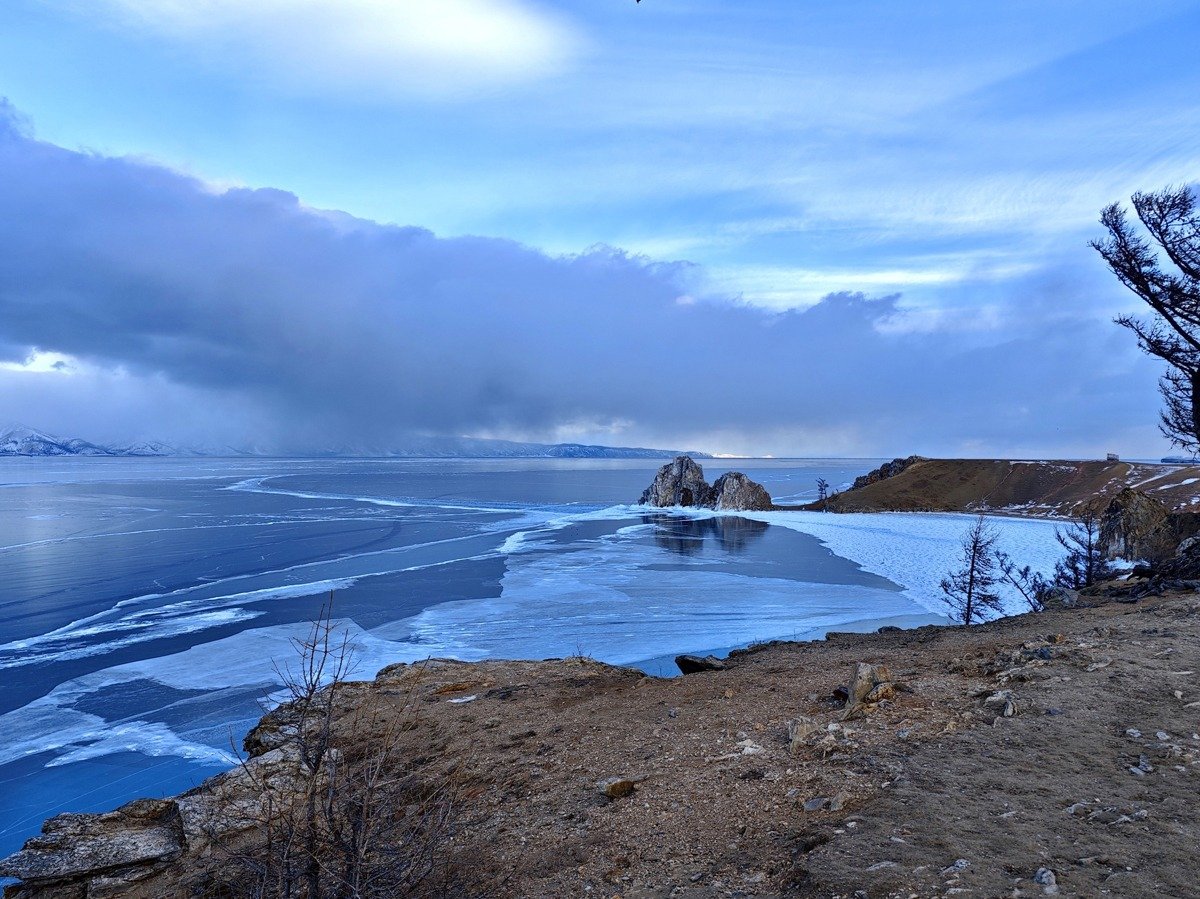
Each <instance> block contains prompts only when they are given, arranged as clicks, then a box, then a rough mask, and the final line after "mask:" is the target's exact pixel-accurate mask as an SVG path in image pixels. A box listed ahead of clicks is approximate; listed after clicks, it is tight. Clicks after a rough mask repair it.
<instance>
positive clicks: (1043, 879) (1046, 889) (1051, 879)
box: [1033, 868, 1058, 896]
mask: <svg viewBox="0 0 1200 899" xmlns="http://www.w3.org/2000/svg"><path fill="white" fill-rule="evenodd" d="M1033 882H1034V883H1036V884H1037V885H1038V886H1040V887H1041V888H1042V892H1043V893H1045V894H1046V895H1047V896H1053V895H1055V894H1057V893H1058V878H1056V877H1055V876H1054V872H1053V871H1051V870H1050V869H1049V868H1038V869H1037V873H1036V874H1034V875H1033Z"/></svg>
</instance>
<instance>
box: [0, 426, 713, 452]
mask: <svg viewBox="0 0 1200 899" xmlns="http://www.w3.org/2000/svg"><path fill="white" fill-rule="evenodd" d="M684 454H685V452H684V451H681V450H664V449H647V448H645V447H635V446H595V445H590V444H583V443H522V442H518V441H513V440H488V439H485V438H481V437H416V438H412V439H411V440H409V441H407V442H406V445H405V446H404V447H403V448H400V449H378V448H375V447H362V446H360V447H342V448H338V449H325V450H319V451H311V452H308V453H285V454H280V453H274V452H266V451H263V450H259V449H256V448H254V449H246V448H239V447H232V446H221V447H177V446H172V445H171V444H169V443H162V442H160V441H154V440H148V441H139V442H136V443H129V444H117V445H104V444H99V443H92V442H90V441H88V440H83V439H81V438H79V437H68V438H64V437H57V436H55V435H53V434H47V433H45V432H44V431H38V430H36V429H34V428H28V427H25V426H24V425H13V426H10V427H8V428H7V429H6V430H5V431H4V432H3V433H0V456H275V455H294V456H308V457H321V458H378V457H385V458H411V459H417V458H429V457H434V458H444V459H483V458H526V459H669V458H673V457H675V456H678V455H684ZM686 454H687V455H690V456H693V457H697V458H706V459H711V458H712V457H711V456H710V455H709V454H708V453H699V452H695V451H687V452H686Z"/></svg>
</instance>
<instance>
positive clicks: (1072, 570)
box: [1054, 509, 1115, 590]
mask: <svg viewBox="0 0 1200 899" xmlns="http://www.w3.org/2000/svg"><path fill="white" fill-rule="evenodd" d="M1054 537H1055V539H1056V540H1058V542H1059V544H1060V545H1061V546H1062V548H1063V549H1065V550H1066V551H1067V555H1066V558H1064V559H1061V560H1060V561H1059V562H1057V563H1056V564H1055V566H1054V585H1055V586H1056V587H1066V588H1067V589H1069V590H1081V589H1083V588H1084V587H1090V586H1092V584H1096V583H1099V582H1100V581H1107V580H1111V579H1112V577H1113V575H1114V574H1115V570H1114V569H1113V566H1112V563H1111V562H1109V560H1108V558H1107V557H1106V556H1105V553H1104V547H1103V546H1102V545H1101V543H1100V519H1099V517H1098V516H1097V515H1096V513H1095V512H1094V511H1093V510H1091V509H1088V510H1086V511H1084V513H1083V514H1082V515H1080V516H1079V517H1078V518H1076V519H1074V520H1073V521H1072V522H1071V524H1070V526H1069V527H1068V528H1067V529H1066V530H1063V529H1062V528H1058V529H1056V530H1055V532H1054Z"/></svg>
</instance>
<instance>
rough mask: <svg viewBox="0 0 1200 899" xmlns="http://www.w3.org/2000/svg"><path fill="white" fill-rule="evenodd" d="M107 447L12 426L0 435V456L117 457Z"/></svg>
mask: <svg viewBox="0 0 1200 899" xmlns="http://www.w3.org/2000/svg"><path fill="white" fill-rule="evenodd" d="M119 455H124V454H123V453H120V452H114V451H113V450H111V449H109V448H108V447H104V446H97V445H96V444H94V443H89V442H88V441H86V440H81V439H80V438H78V437H69V438H62V437H56V436H54V435H53V434H47V433H45V432H44V431H38V430H35V429H33V428H27V427H25V426H24V425H13V426H11V427H9V428H7V429H6V430H5V431H4V433H2V434H0V456H119Z"/></svg>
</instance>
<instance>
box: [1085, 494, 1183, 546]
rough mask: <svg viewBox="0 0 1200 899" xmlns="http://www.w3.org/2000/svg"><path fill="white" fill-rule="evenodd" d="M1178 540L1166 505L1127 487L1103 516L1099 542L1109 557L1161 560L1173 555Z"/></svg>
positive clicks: (1115, 497)
mask: <svg viewBox="0 0 1200 899" xmlns="http://www.w3.org/2000/svg"><path fill="white" fill-rule="evenodd" d="M1178 542H1179V540H1178V538H1177V537H1176V534H1175V527H1174V525H1173V523H1172V521H1171V519H1170V512H1169V510H1168V509H1167V507H1166V506H1165V505H1163V504H1162V503H1161V502H1159V501H1158V500H1157V499H1155V498H1154V497H1152V496H1148V495H1147V494H1145V493H1142V492H1141V491H1138V490H1133V489H1132V488H1129V487H1126V488H1125V489H1124V490H1122V491H1121V492H1120V493H1118V494H1117V495H1116V496H1114V497H1113V498H1112V500H1111V501H1110V502H1109V504H1108V507H1107V508H1106V509H1105V510H1104V512H1103V513H1102V515H1101V517H1100V544H1101V546H1102V547H1103V548H1104V552H1105V555H1107V556H1108V558H1110V559H1118V558H1119V559H1142V560H1145V561H1150V562H1154V561H1158V560H1160V559H1163V558H1166V557H1168V556H1170V555H1171V554H1172V552H1173V551H1174V549H1175V546H1176V545H1177V544H1178Z"/></svg>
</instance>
